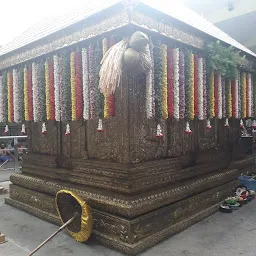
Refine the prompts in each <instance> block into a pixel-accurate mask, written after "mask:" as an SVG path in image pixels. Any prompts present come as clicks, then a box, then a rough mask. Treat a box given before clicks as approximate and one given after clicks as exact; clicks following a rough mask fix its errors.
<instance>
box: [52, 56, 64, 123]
mask: <svg viewBox="0 0 256 256" xmlns="http://www.w3.org/2000/svg"><path fill="white" fill-rule="evenodd" d="M60 76H61V73H60V63H59V57H58V56H57V55H54V56H53V77H54V110H55V111H54V112H55V120H56V121H57V122H60V120H61V118H60V87H61V86H62V84H61V83H60Z"/></svg>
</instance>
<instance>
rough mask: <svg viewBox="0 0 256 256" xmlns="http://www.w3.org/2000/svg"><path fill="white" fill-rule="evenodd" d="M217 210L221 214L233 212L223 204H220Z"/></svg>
mask: <svg viewBox="0 0 256 256" xmlns="http://www.w3.org/2000/svg"><path fill="white" fill-rule="evenodd" d="M219 210H220V211H221V212H225V213H232V212H233V209H232V208H230V207H229V206H228V205H224V204H221V205H220V208H219Z"/></svg>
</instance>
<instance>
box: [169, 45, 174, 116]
mask: <svg viewBox="0 0 256 256" xmlns="http://www.w3.org/2000/svg"><path fill="white" fill-rule="evenodd" d="M167 59H168V60H167V68H168V72H167V80H168V114H169V116H170V117H173V109H174V107H173V97H174V96H173V95H174V75H173V49H172V48H169V47H168V49H167Z"/></svg>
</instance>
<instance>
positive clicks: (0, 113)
mask: <svg viewBox="0 0 256 256" xmlns="http://www.w3.org/2000/svg"><path fill="white" fill-rule="evenodd" d="M3 89H4V88H3V77H2V76H0V122H1V123H2V122H4V93H3Z"/></svg>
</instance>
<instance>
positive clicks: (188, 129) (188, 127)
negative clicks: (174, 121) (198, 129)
mask: <svg viewBox="0 0 256 256" xmlns="http://www.w3.org/2000/svg"><path fill="white" fill-rule="evenodd" d="M185 133H186V134H191V133H192V131H191V130H190V126H189V122H187V123H186V130H185Z"/></svg>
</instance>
